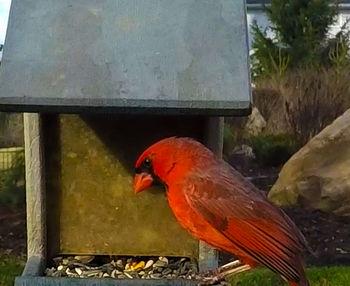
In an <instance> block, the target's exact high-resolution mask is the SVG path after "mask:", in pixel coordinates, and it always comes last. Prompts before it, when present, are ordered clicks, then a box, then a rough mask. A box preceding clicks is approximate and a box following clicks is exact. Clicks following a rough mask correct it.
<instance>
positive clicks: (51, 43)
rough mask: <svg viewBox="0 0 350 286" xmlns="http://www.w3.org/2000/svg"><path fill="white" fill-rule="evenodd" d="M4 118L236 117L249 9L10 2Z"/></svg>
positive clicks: (82, 0)
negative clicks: (8, 114) (21, 114)
mask: <svg viewBox="0 0 350 286" xmlns="http://www.w3.org/2000/svg"><path fill="white" fill-rule="evenodd" d="M1 69H2V71H1V83H0V110H5V111H27V112H47V111H54V112H62V113H63V112H90V111H101V112H108V111H110V112H127V113H130V112H143V113H154V112H159V113H169V112H170V113H171V112H174V113H190V114H194V113H203V114H211V115H237V114H244V113H247V112H248V111H249V109H250V105H251V96H250V80H249V70H248V45H247V25H246V11H245V5H244V1H232V0H217V1H196V0H163V1H156V0H149V1H144V0H99V1H95V0H75V1H70V0H60V1H56V0H36V1H35V4H33V1H31V0H12V6H11V10H10V17H9V25H8V31H7V37H6V41H5V46H4V54H3V58H2V66H1Z"/></svg>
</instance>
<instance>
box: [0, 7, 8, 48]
mask: <svg viewBox="0 0 350 286" xmlns="http://www.w3.org/2000/svg"><path fill="white" fill-rule="evenodd" d="M10 5H11V0H0V44H3V43H4V41H5V34H6V28H7V20H8V17H9V11H10Z"/></svg>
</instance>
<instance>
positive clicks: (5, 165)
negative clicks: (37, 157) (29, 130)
mask: <svg viewBox="0 0 350 286" xmlns="http://www.w3.org/2000/svg"><path fill="white" fill-rule="evenodd" d="M23 157H24V148H23V147H12V148H0V171H5V170H8V169H12V168H14V167H16V160H18V159H19V158H23Z"/></svg>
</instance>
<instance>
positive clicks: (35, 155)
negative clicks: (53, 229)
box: [23, 113, 46, 276]
mask: <svg viewBox="0 0 350 286" xmlns="http://www.w3.org/2000/svg"><path fill="white" fill-rule="evenodd" d="M23 121H24V142H25V174H26V198H27V249H28V250H27V255H28V262H27V264H26V267H25V269H24V271H23V276H38V275H39V274H41V273H42V272H43V269H44V268H45V258H46V214H45V213H46V205H45V172H44V158H43V154H44V151H43V140H42V133H41V121H42V118H41V115H40V114H39V113H24V115H23Z"/></svg>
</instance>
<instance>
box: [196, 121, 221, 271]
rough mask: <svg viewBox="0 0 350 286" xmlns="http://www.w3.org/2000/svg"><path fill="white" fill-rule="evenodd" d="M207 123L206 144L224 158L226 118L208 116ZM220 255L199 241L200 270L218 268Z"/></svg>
mask: <svg viewBox="0 0 350 286" xmlns="http://www.w3.org/2000/svg"><path fill="white" fill-rule="evenodd" d="M206 125H207V126H206V129H205V130H206V134H205V144H206V146H207V147H208V148H209V149H210V150H211V151H213V152H214V153H215V155H216V156H218V157H220V158H222V150H223V138H224V136H223V134H224V118H223V117H208V119H207V122H206ZM218 257H219V255H218V251H217V250H215V249H213V248H211V247H210V246H209V245H207V244H206V243H204V242H200V243H199V261H198V266H199V270H200V271H206V270H209V269H213V268H217V267H218V264H219V263H218Z"/></svg>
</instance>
